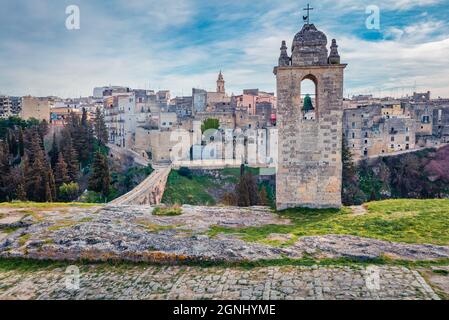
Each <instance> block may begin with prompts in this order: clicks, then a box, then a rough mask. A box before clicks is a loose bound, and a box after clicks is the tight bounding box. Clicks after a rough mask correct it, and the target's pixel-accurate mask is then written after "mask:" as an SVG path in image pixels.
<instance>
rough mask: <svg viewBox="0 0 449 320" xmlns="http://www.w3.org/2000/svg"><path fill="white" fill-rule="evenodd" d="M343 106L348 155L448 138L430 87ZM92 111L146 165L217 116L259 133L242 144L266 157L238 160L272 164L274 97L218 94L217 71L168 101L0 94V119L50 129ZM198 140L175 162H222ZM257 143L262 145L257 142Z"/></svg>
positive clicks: (101, 92)
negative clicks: (212, 83) (212, 87)
mask: <svg viewBox="0 0 449 320" xmlns="http://www.w3.org/2000/svg"><path fill="white" fill-rule="evenodd" d="M343 103H344V118H343V127H344V137H345V141H346V143H347V145H348V146H349V148H350V150H351V152H352V154H353V157H354V160H362V159H366V158H373V157H379V156H385V155H397V154H401V153H406V152H410V151H413V150H419V149H422V148H432V147H440V146H442V145H445V144H447V143H449V99H444V98H439V97H438V98H432V96H431V92H424V93H417V92H414V93H412V94H411V95H410V96H406V97H402V98H391V97H373V96H372V95H359V96H353V97H352V98H350V99H344V102H343ZM97 108H100V109H101V110H102V112H103V114H104V116H105V121H106V125H107V127H108V132H109V143H110V144H112V145H115V146H117V147H120V148H124V149H130V150H134V151H136V152H137V153H139V154H140V155H142V156H143V157H144V158H146V159H148V160H150V161H152V162H154V163H158V162H167V161H170V149H171V148H173V146H174V145H175V144H176V142H175V141H170V135H171V132H172V131H174V130H178V129H184V130H187V131H193V130H199V128H200V127H201V124H202V123H203V122H204V121H205V120H207V119H218V120H219V123H220V129H221V130H226V129H231V130H237V129H240V130H241V131H242V132H243V134H245V132H246V131H247V130H248V129H252V130H250V131H248V134H249V135H255V136H256V137H257V136H258V137H267V138H266V139H262V140H261V139H257V138H256V139H249V141H248V145H247V148H249V149H251V148H255V149H257V150H259V149H260V148H264V149H265V152H264V153H265V154H266V157H267V158H268V159H255V158H254V157H249V158H245V157H244V158H243V159H241V161H242V162H243V163H246V164H248V165H263V164H265V165H270V163H271V164H273V161H272V160H270V158H273V157H274V155H273V152H274V150H275V148H273V147H271V148H270V138H272V139H274V138H273V136H274V135H275V133H274V130H273V129H275V128H276V108H277V98H276V95H275V94H274V93H267V92H263V91H260V90H258V89H248V90H243V93H242V94H240V95H230V94H228V93H226V90H225V80H224V76H223V74H222V73H220V75H219V79H218V80H217V90H216V92H207V91H206V90H202V89H192V95H190V96H183V97H174V98H172V97H171V96H170V91H169V90H163V91H158V92H155V91H153V90H139V89H132V88H128V87H100V88H95V89H94V92H93V95H92V97H85V98H73V99H60V98H57V97H30V96H26V97H10V96H0V116H1V117H2V118H8V117H13V116H19V117H21V118H22V119H25V120H28V119H31V118H35V119H38V120H46V121H47V122H48V123H49V124H50V127H51V128H55V129H56V130H57V128H58V127H61V126H62V125H63V123H64V119H65V118H66V117H67V115H68V114H69V113H70V112H72V113H75V114H79V115H81V113H82V109H86V110H87V112H88V113H89V116H90V117H91V118H94V117H95V112H96V109H97ZM193 139H195V138H193ZM200 139H201V138H198V139H197V140H196V141H195V140H194V141H193V143H192V148H193V152H192V153H188V154H186V155H183V157H181V158H178V160H183V161H190V160H202V159H203V160H206V159H209V160H210V159H216V160H224V159H225V157H224V154H223V152H217V153H216V154H213V155H210V153H209V154H206V153H204V154H203V152H202V151H203V148H202V146H201V141H200ZM260 141H263V145H259V142H260ZM252 144H253V145H254V146H252ZM203 147H204V146H203ZM245 154H248V153H245ZM249 154H250V153H249ZM234 158H235V156H234ZM258 162H259V163H258Z"/></svg>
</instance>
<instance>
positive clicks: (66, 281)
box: [0, 265, 440, 300]
mask: <svg viewBox="0 0 449 320" xmlns="http://www.w3.org/2000/svg"><path fill="white" fill-rule="evenodd" d="M68 270H69V271H70V272H68ZM73 275H74V273H73V267H71V269H66V268H55V269H42V270H36V271H33V272H27V271H17V270H12V271H11V270H10V271H7V272H2V273H0V300H2V299H33V300H34V299H45V300H47V299H61V300H66V299H76V300H90V299H121V300H123V299H124V300H126V299H137V300H145V299H151V300H154V299H158V300H163V299H182V300H203V299H220V300H221V299H223V300H227V299H229V300H236V299H237V300H238V299H243V300H262V299H263V300H267V299H270V300H279V299H294V300H304V299H306V300H322V299H326V300H329V299H331V300H333V299H344V300H349V299H376V300H377V299H388V300H390V299H401V300H402V299H404V300H414V299H418V300H430V299H440V298H439V296H438V295H437V294H436V293H435V291H434V290H433V289H432V288H431V287H430V286H429V285H428V284H427V283H426V281H425V280H424V279H423V277H422V276H421V275H420V274H419V273H418V272H417V271H415V270H410V269H407V268H403V267H387V266H382V267H371V269H367V268H363V267H266V268H257V269H251V270H244V269H238V268H218V267H214V268H200V267H176V266H171V267H168V266H165V267H157V266H150V267H143V266H108V267H105V266H102V265H91V266H81V267H80V269H79V278H76V279H79V281H78V280H75V278H73ZM78 284H79V285H78Z"/></svg>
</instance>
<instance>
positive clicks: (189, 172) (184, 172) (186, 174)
mask: <svg viewBox="0 0 449 320" xmlns="http://www.w3.org/2000/svg"><path fill="white" fill-rule="evenodd" d="M178 173H179V175H180V176H182V177H186V178H188V179H190V180H192V178H193V174H192V170H190V169H189V168H186V167H181V168H179V170H178Z"/></svg>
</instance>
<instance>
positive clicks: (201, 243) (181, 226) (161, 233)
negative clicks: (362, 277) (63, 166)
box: [0, 206, 449, 263]
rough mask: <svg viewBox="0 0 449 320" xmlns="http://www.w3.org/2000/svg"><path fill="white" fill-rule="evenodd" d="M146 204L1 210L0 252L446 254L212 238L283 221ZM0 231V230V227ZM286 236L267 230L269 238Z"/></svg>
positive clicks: (220, 256)
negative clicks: (217, 231)
mask: <svg viewBox="0 0 449 320" xmlns="http://www.w3.org/2000/svg"><path fill="white" fill-rule="evenodd" d="M152 210H153V208H152V207H149V206H116V207H111V206H109V207H91V208H77V207H67V208H59V209H58V208H53V209H33V208H31V209H6V208H2V209H1V212H0V214H1V217H2V218H1V219H0V257H4V258H33V259H52V260H72V261H76V260H79V259H86V260H89V261H105V260H114V259H115V260H128V261H147V262H163V263H166V262H170V263H174V262H184V261H232V262H240V261H248V260H249V261H255V260H262V259H264V260H274V259H281V258H285V257H288V258H292V259H298V258H302V257H304V255H307V256H308V257H309V256H313V257H319V258H340V257H350V258H357V259H368V258H377V257H381V256H385V255H386V256H389V257H391V258H395V259H402V260H431V259H440V258H449V247H444V246H435V245H412V244H399V243H391V242H386V241H379V240H373V239H364V238H359V237H353V236H344V235H338V236H337V235H326V236H314V237H303V238H299V239H298V240H297V241H295V242H294V243H292V245H291V246H287V247H282V248H281V247H275V246H270V245H267V244H260V243H248V242H245V241H243V240H241V239H239V238H238V236H235V235H219V236H217V237H213V238H210V237H209V236H207V232H208V230H209V228H210V227H211V226H222V227H233V228H239V227H250V226H263V225H269V224H278V225H279V224H289V223H290V221H289V220H287V219H281V218H280V217H279V216H277V215H275V214H273V213H272V212H271V211H270V210H269V209H266V208H258V207H256V208H250V209H242V208H220V207H215V208H211V207H190V206H184V207H183V214H182V215H180V216H172V217H166V216H155V215H153V214H152ZM2 230H3V231H2ZM280 237H288V235H276V234H273V235H271V236H270V238H271V239H278V238H280Z"/></svg>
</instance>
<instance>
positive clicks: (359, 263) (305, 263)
mask: <svg viewBox="0 0 449 320" xmlns="http://www.w3.org/2000/svg"><path fill="white" fill-rule="evenodd" d="M448 264H449V259H439V260H430V261H429V260H427V261H409V260H393V259H388V258H376V259H365V260H360V259H352V258H337V259H312V258H309V257H306V258H302V259H289V258H283V259H276V260H257V261H243V262H225V261H221V262H220V261H184V262H182V263H178V264H177V265H178V266H190V267H198V268H241V269H248V270H250V269H254V268H263V267H272V266H279V267H283V266H285V267H311V266H320V267H339V266H345V267H348V266H349V267H366V266H368V265H379V266H381V265H390V266H402V267H406V268H430V267H438V266H446V265H448ZM71 265H77V266H78V267H80V269H81V270H85V268H89V266H96V268H97V270H104V271H107V270H109V269H110V268H114V269H116V270H122V271H123V272H126V270H127V269H128V268H135V267H142V268H146V267H148V266H154V267H159V266H161V265H164V264H160V263H159V264H158V263H148V262H131V261H115V260H111V261H108V262H89V261H85V260H79V261H49V260H33V259H21V258H11V259H5V258H0V272H9V271H18V272H36V271H42V270H52V269H56V268H66V267H68V266H71ZM437 273H438V272H437ZM438 274H440V273H438Z"/></svg>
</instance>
